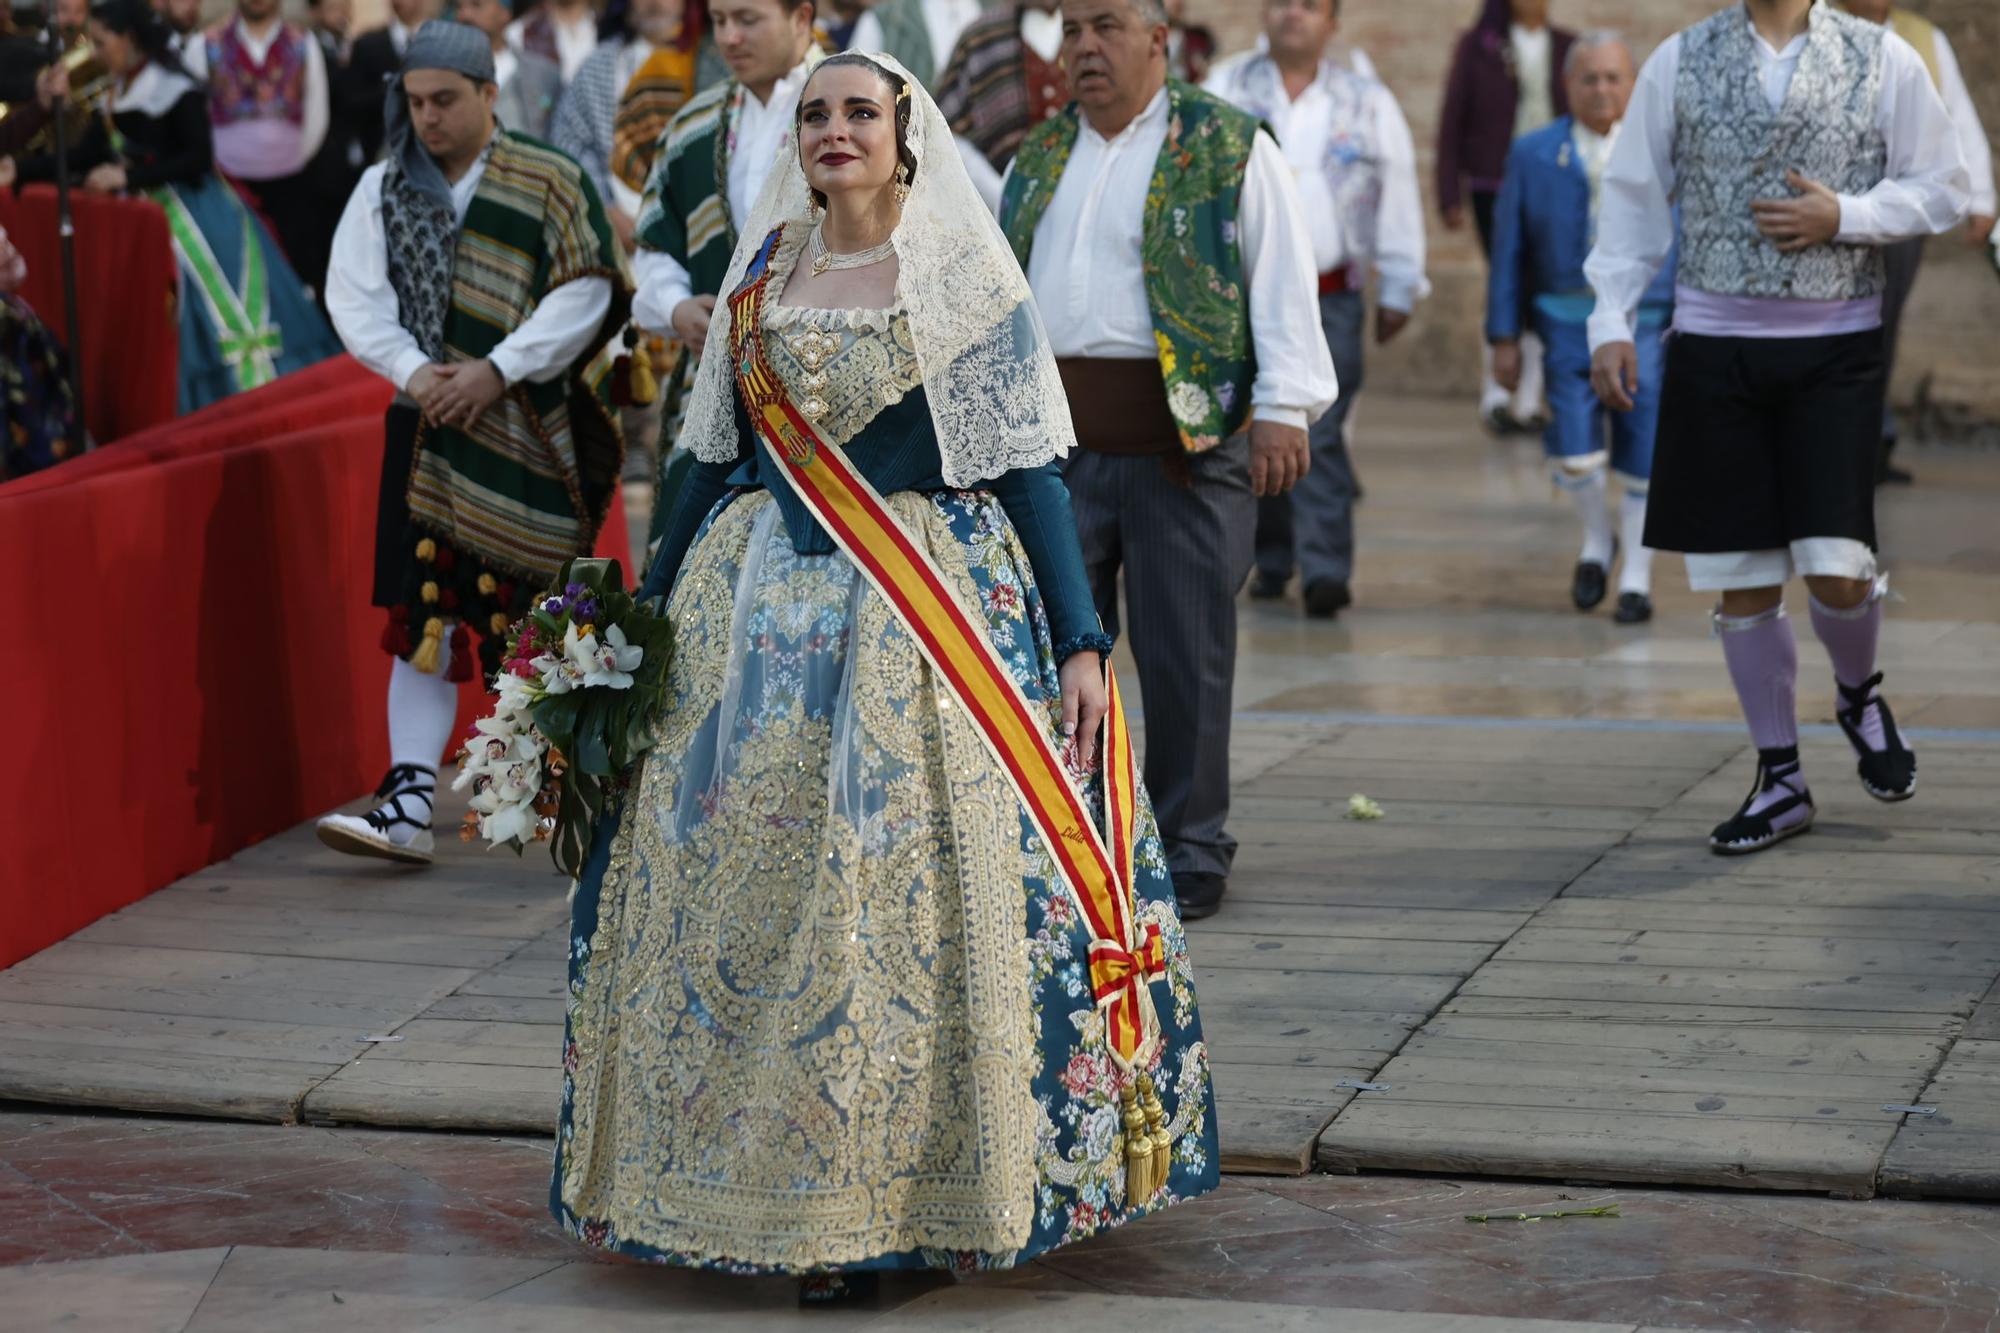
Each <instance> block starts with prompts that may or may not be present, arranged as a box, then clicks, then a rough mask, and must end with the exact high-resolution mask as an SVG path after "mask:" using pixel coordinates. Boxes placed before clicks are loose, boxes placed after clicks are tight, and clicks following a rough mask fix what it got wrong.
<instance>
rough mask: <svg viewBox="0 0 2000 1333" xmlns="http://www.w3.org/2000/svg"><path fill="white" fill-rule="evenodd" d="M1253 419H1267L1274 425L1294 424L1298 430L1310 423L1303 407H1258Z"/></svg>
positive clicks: (1303, 428) (1310, 420)
mask: <svg viewBox="0 0 2000 1333" xmlns="http://www.w3.org/2000/svg"><path fill="white" fill-rule="evenodd" d="M1254 419H1255V420H1257V421H1268V422H1270V423H1271V424H1272V425H1274V426H1295V427H1297V428H1298V429H1299V430H1305V429H1307V428H1308V427H1309V426H1311V425H1312V419H1311V417H1310V415H1309V414H1308V413H1307V412H1306V409H1305V408H1303V407H1260V408H1258V409H1257V410H1256V412H1255V414H1254Z"/></svg>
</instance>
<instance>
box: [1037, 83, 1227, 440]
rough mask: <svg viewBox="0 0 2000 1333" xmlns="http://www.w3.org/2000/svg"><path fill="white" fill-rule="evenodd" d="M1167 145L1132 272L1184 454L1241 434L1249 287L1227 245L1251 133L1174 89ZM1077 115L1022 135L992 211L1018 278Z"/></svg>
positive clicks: (1210, 103)
mask: <svg viewBox="0 0 2000 1333" xmlns="http://www.w3.org/2000/svg"><path fill="white" fill-rule="evenodd" d="M1167 98H1168V108H1167V117H1168V120H1167V141H1166V143H1165V144H1164V145H1163V146H1162V147H1161V149H1160V157H1159V161H1158V162H1157V164H1156V165H1155V166H1154V168H1153V181H1152V184H1151V185H1150V186H1149V187H1148V188H1147V191H1146V221H1145V235H1144V239H1143V240H1142V242H1141V246H1140V261H1141V263H1142V265H1143V267H1144V269H1145V274H1146V302H1147V305H1148V306H1149V307H1150V308H1151V309H1152V312H1153V337H1154V339H1155V340H1156V341H1157V342H1158V343H1159V346H1160V370H1161V373H1162V374H1163V375H1164V376H1165V377H1166V381H1167V407H1168V409H1169V410H1170V411H1172V413H1173V415H1174V421H1175V424H1177V425H1178V426H1179V427H1180V432H1181V443H1182V444H1183V445H1185V446H1186V447H1187V449H1188V451H1189V452H1191V453H1198V452H1200V451H1201V450H1204V449H1212V448H1214V447H1215V446H1216V445H1218V444H1220V443H1222V441H1223V440H1225V439H1227V438H1228V437H1229V436H1230V435H1232V434H1234V433H1235V432H1236V431H1238V430H1240V429H1242V427H1243V424H1244V422H1245V421H1247V420H1248V419H1249V416H1250V385H1251V381H1252V380H1254V379H1255V378H1256V372H1257V363H1256V355H1255V349H1254V348H1253V347H1252V346H1251V342H1250V286H1249V281H1248V278H1247V275H1245V273H1244V271H1243V250H1242V247H1241V246H1240V245H1239V244H1238V243H1237V238H1236V213H1237V203H1238V201H1239V200H1240V198H1241V197H1242V194H1243V173H1244V171H1245V169H1246V168H1247V167H1248V166H1249V162H1250V146H1251V143H1252V141H1253V140H1254V138H1255V136H1256V133H1257V130H1258V128H1259V122H1258V120H1257V118H1256V117H1255V116H1252V115H1249V114H1248V113H1246V112H1243V111H1239V110H1237V109H1236V108H1235V107H1233V106H1231V105H1229V103H1227V102H1224V101H1223V100H1222V99H1220V98H1218V97H1212V96H1210V95H1209V94H1207V93H1205V92H1203V91H1201V89H1199V88H1196V87H1194V86H1193V85H1192V84H1187V83H1182V82H1180V81H1179V80H1170V81H1169V82H1168V84H1167ZM1081 123H1082V122H1081V120H1080V119H1079V112H1078V110H1077V106H1076V104H1075V103H1071V104H1070V106H1069V108H1068V109H1067V110H1065V111H1064V112H1063V113H1062V114H1061V115H1059V116H1054V117H1052V118H1050V119H1049V120H1046V121H1044V122H1043V123H1042V124H1041V125H1039V126H1037V127H1036V128H1035V129H1034V130H1032V131H1030V132H1029V134H1028V137H1027V139H1026V141H1024V142H1023V143H1022V145H1021V151H1020V154H1019V155H1018V156H1017V157H1015V159H1014V167H1013V174H1012V175H1011V176H1009V177H1008V180H1007V192H1006V194H1005V195H1004V196H1003V197H1002V199H1001V202H1000V227H1001V230H1003V231H1004V232H1006V233H1007V240H1008V242H1009V243H1010V244H1012V245H1013V247H1014V256H1015V258H1017V259H1018V260H1020V261H1021V267H1022V268H1024V269H1025V268H1026V267H1027V266H1028V254H1029V252H1030V251H1031V250H1032V249H1033V248H1034V244H1035V228H1036V227H1037V226H1038V225H1039V224H1040V223H1041V220H1042V214H1043V213H1045V212H1047V211H1048V207H1049V200H1050V199H1051V198H1053V197H1054V196H1055V192H1056V186H1057V184H1058V183H1059V182H1060V181H1061V180H1062V176H1063V170H1064V168H1065V167H1067V166H1068V165H1069V155H1070V152H1071V150H1072V149H1074V148H1075V146H1076V136H1077V130H1078V127H1079V125H1080V124H1081Z"/></svg>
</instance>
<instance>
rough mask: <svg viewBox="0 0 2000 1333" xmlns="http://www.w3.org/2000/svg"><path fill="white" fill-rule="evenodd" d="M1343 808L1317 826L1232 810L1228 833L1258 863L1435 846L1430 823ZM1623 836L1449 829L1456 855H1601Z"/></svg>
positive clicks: (1545, 829) (1504, 827) (1512, 827)
mask: <svg viewBox="0 0 2000 1333" xmlns="http://www.w3.org/2000/svg"><path fill="white" fill-rule="evenodd" d="M1345 809H1346V807H1345V806H1343V807H1342V815H1341V816H1340V817H1338V818H1334V819H1329V820H1327V821H1326V822H1324V823H1320V822H1314V821H1310V820H1303V819H1262V818H1256V817H1254V816H1253V817H1249V818H1245V817H1242V816H1240V815H1239V814H1237V813H1236V811H1235V809H1234V808H1232V810H1231V812H1230V818H1229V831H1230V832H1231V833H1232V834H1234V835H1235V836H1236V837H1237V838H1239V839H1241V840H1242V842H1243V845H1244V846H1246V847H1249V848H1252V849H1254V851H1255V854H1256V855H1257V856H1259V857H1260V858H1261V857H1262V856H1263V855H1264V854H1265V853H1266V852H1268V851H1272V850H1277V849H1283V848H1291V847H1312V848H1317V849H1319V850H1321V851H1322V852H1323V853H1326V854H1328V855H1330V856H1333V857H1336V858H1345V857H1346V856H1347V855H1348V854H1349V853H1350V852H1353V851H1376V850H1383V849H1403V850H1419V851H1429V850H1432V849H1434V848H1436V847H1437V846H1438V842H1439V834H1438V829H1437V826H1436V825H1434V824H1431V823H1419V822H1415V821H1411V822H1404V821H1402V820H1401V819H1399V818H1398V817H1397V815H1396V813H1395V812H1394V811H1389V812H1386V813H1385V815H1384V817H1383V818H1381V819H1377V820H1358V819H1348V818H1346V817H1345ZM1625 832H1626V831H1625V830H1624V829H1617V830H1611V831H1606V830H1602V829H1567V828H1552V827H1549V826H1546V825H1530V826H1525V827H1524V826H1521V825H1518V824H1511V823H1508V824H1500V823H1495V824H1491V825H1459V826H1457V827H1456V828H1454V829H1453V830H1452V833H1451V845H1452V848H1453V850H1455V851H1467V852H1473V851H1494V852H1514V851H1532V852H1557V851H1598V852H1601V851H1603V850H1604V849H1606V848H1608V847H1610V846H1611V845H1613V844H1614V843H1616V842H1618V841H1619V840H1620V839H1621V838H1623V837H1624V836H1625Z"/></svg>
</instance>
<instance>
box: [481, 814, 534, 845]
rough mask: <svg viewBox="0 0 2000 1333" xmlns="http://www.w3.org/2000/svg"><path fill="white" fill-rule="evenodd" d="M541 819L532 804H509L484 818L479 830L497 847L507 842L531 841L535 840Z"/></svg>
mask: <svg viewBox="0 0 2000 1333" xmlns="http://www.w3.org/2000/svg"><path fill="white" fill-rule="evenodd" d="M539 819H540V816H538V815H537V814H536V813H535V807H534V806H532V805H525V804H523V805H509V806H505V807H503V808H501V809H499V810H496V811H494V812H493V813H492V814H490V815H487V816H485V817H484V818H482V819H481V820H480V821H479V832H480V834H481V835H482V836H483V837H485V839H486V841H487V842H489V843H491V844H493V845H494V846H496V847H497V846H499V845H500V844H502V843H506V842H519V843H524V844H525V843H530V842H533V841H534V840H535V825H536V823H537V822H538V820H539Z"/></svg>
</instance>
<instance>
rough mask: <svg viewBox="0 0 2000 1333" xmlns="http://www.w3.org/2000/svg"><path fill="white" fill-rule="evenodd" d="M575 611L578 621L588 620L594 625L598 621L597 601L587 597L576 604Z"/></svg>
mask: <svg viewBox="0 0 2000 1333" xmlns="http://www.w3.org/2000/svg"><path fill="white" fill-rule="evenodd" d="M574 610H575V612H576V618H577V619H578V620H588V621H591V622H593V623H594V622H595V621H596V620H597V599H596V598H594V597H586V598H584V599H583V600H582V601H580V602H578V603H577V604H576V606H575V608H574Z"/></svg>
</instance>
